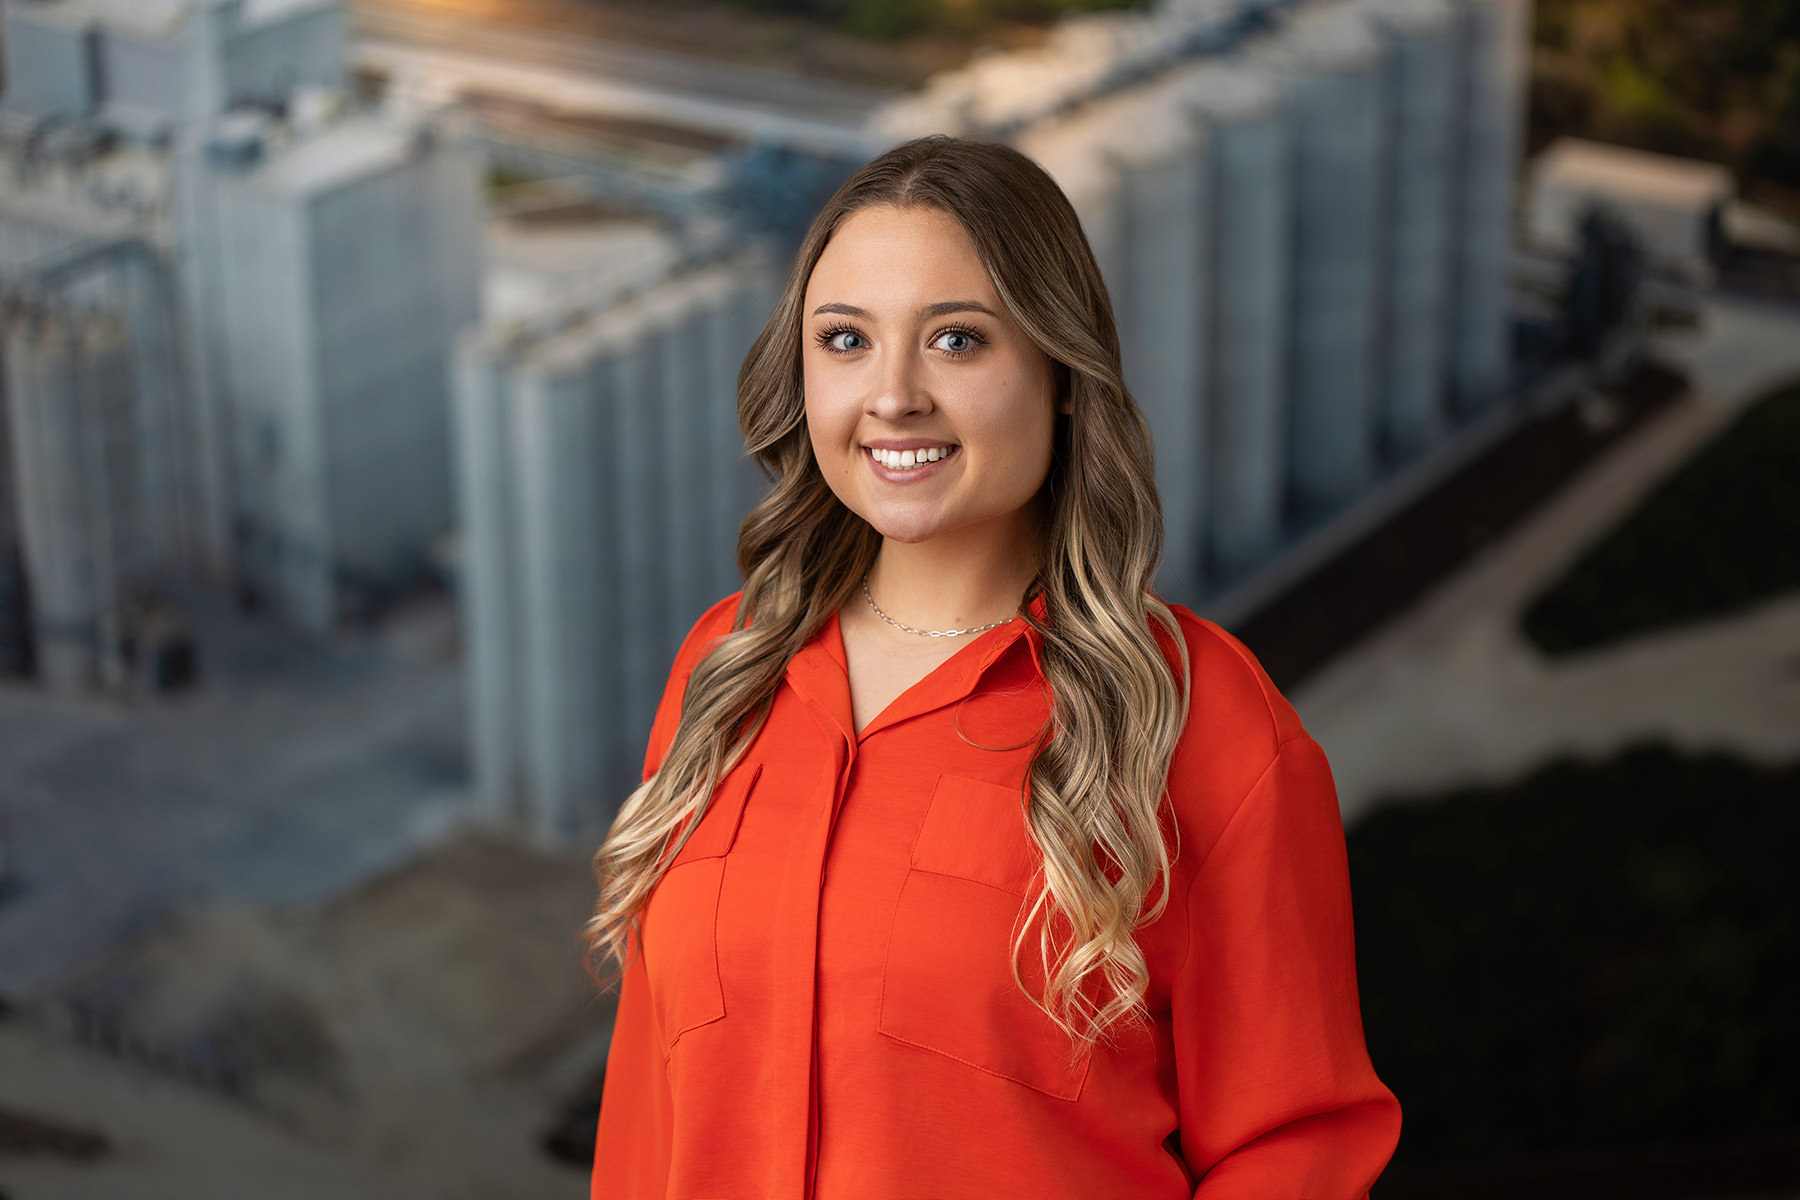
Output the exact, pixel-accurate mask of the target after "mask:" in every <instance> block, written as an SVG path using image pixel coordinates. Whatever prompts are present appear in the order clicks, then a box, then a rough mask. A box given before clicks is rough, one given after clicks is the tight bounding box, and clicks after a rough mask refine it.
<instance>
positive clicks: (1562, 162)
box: [1526, 138, 1737, 283]
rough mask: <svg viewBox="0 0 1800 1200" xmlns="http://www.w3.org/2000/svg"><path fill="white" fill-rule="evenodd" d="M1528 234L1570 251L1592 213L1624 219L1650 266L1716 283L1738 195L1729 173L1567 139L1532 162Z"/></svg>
mask: <svg viewBox="0 0 1800 1200" xmlns="http://www.w3.org/2000/svg"><path fill="white" fill-rule="evenodd" d="M1530 188H1531V192H1530V204H1529V207H1528V209H1527V214H1528V216H1527V226H1526V228H1527V231H1528V232H1529V234H1530V235H1531V238H1532V240H1533V241H1535V242H1536V243H1537V244H1538V245H1540V246H1542V247H1544V248H1545V249H1550V250H1563V251H1568V250H1572V249H1574V248H1575V247H1576V245H1577V244H1578V243H1579V241H1580V236H1581V220H1582V217H1583V216H1584V215H1585V214H1586V213H1587V211H1588V209H1590V208H1592V207H1601V208H1605V209H1608V210H1610V211H1611V212H1612V213H1613V214H1614V215H1615V216H1618V217H1620V218H1623V219H1624V221H1625V222H1626V224H1628V225H1629V226H1630V227H1631V228H1632V230H1633V231H1634V232H1635V233H1636V234H1637V235H1638V237H1639V238H1640V239H1642V241H1643V244H1644V250H1645V251H1646V253H1647V254H1648V256H1649V257H1650V259H1651V261H1652V262H1654V263H1656V264H1658V265H1660V266H1662V267H1663V268H1665V269H1667V270H1670V271H1673V272H1675V273H1677V274H1680V275H1683V276H1685V277H1687V278H1689V279H1692V280H1694V281H1696V282H1701V283H1704V282H1710V281H1711V279H1712V277H1713V273H1714V268H1713V261H1714V257H1715V254H1716V252H1717V249H1718V246H1719V241H1720V238H1721V230H1722V225H1723V222H1724V218H1725V213H1726V209H1727V208H1728V206H1729V205H1730V204H1731V203H1732V201H1733V200H1734V199H1735V198H1736V196H1737V183H1736V181H1735V180H1734V179H1733V178H1732V174H1731V172H1730V171H1729V170H1727V169H1726V168H1724V167H1721V166H1719V165H1718V164H1716V163H1709V162H1697V161H1695V160H1692V159H1685V158H1673V157H1670V156H1669V155H1666V154H1652V153H1650V152H1648V151H1645V150H1632V149H1628V148H1626V147H1624V146H1608V145H1603V144H1601V143H1599V142H1586V141H1582V140H1580V139H1578V138H1561V139H1558V140H1557V141H1556V142H1553V143H1552V144H1551V145H1550V146H1549V147H1547V148H1546V149H1545V150H1544V152H1543V153H1541V154H1539V155H1538V156H1537V158H1536V159H1534V160H1533V161H1532V163H1531V183H1530Z"/></svg>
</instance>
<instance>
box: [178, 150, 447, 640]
mask: <svg viewBox="0 0 1800 1200" xmlns="http://www.w3.org/2000/svg"><path fill="white" fill-rule="evenodd" d="M183 179H184V181H185V182H186V183H187V185H188V188H189V191H188V194H187V197H186V200H187V203H186V206H185V208H184V210H183V222H184V232H183V238H182V242H183V245H184V247H186V248H187V251H188V255H187V261H186V262H185V263H184V266H185V268H186V271H185V276H184V278H185V280H186V281H187V282H188V284H189V293H190V295H191V297H192V302H193V305H194V319H195V329H196V332H197V334H198V344H197V354H196V363H195V365H196V372H195V373H196V375H197V377H198V380H199V386H200V388H201V389H202V390H203V394H205V395H206V396H207V397H208V399H209V402H210V406H211V407H212V408H213V409H215V410H222V411H224V412H226V413H228V414H229V420H230V427H231V434H232V436H231V439H230V443H229V461H230V464H231V475H232V479H233V488H232V505H233V507H232V517H233V530H234V537H235V545H234V558H235V561H236V563H237V567H238V572H239V577H240V580H241V581H242V582H243V583H246V584H248V585H249V586H250V587H251V588H253V589H254V590H255V591H256V592H257V593H258V594H259V595H260V596H261V597H263V598H264V599H266V600H268V601H270V602H271V603H272V604H274V606H275V607H276V608H277V609H279V610H280V611H281V612H283V613H285V614H287V615H288V616H289V617H290V618H292V619H293V620H295V621H297V622H298V623H300V624H301V625H303V626H305V627H307V628H311V629H315V630H321V631H322V630H325V629H329V628H330V627H332V626H333V625H335V624H336V623H337V622H338V621H339V619H340V618H341V617H343V616H345V615H347V614H348V613H350V612H352V611H354V610H355V608H356V607H357V605H358V604H360V603H362V602H363V601H364V600H365V599H366V598H367V597H368V595H369V593H372V592H379V591H381V590H382V589H384V588H393V587H400V586H403V585H404V583H405V581H406V579H407V578H408V576H409V575H412V574H416V573H417V572H419V571H421V570H422V569H423V566H424V561H425V558H426V556H427V553H428V550H429V547H430V544H431V542H432V540H433V539H434V538H437V537H438V536H440V535H442V534H444V533H446V532H447V531H448V530H449V528H450V526H451V523H452V508H451V503H452V502H451V485H450V440H449V380H448V370H447V367H446V364H447V363H448V361H449V358H450V354H451V350H452V347H453V346H454V344H455V339H456V337H457V335H458V334H459V333H460V332H461V330H462V329H463V328H465V327H466V326H468V325H469V324H471V323H473V322H474V321H475V320H476V319H477V317H478V316H479V315H480V295H481V277H480V271H481V267H480V240H481V233H480V204H481V194H480V180H479V178H478V170H477V167H476V164H475V163H474V161H473V160H472V159H471V158H470V157H469V156H467V155H466V154H464V153H462V152H460V151H459V150H458V149H457V148H456V147H454V146H453V145H450V144H447V143H446V142H445V141H443V140H442V139H438V138H434V137H433V136H431V134H430V133H429V131H428V130H427V128H425V127H422V126H417V125H409V124H405V123H389V122H386V121H384V120H382V119H379V118H376V117H372V116H359V117H352V118H346V119H343V120H339V121H336V122H332V123H327V124H324V125H323V126H322V127H320V128H316V129H305V128H296V127H295V126H294V125H293V124H292V123H291V122H290V123H288V124H285V125H284V124H281V123H278V122H276V121H274V120H273V119H270V118H265V117H262V116H260V115H256V114H240V115H238V116H236V117H233V118H228V119H227V120H226V121H223V122H221V123H220V124H218V125H216V126H214V127H213V129H212V130H211V136H210V137H208V138H206V139H204V140H203V139H200V138H195V139H194V140H193V141H192V143H191V144H190V145H189V146H188V147H187V148H186V150H185V157H184V165H183Z"/></svg>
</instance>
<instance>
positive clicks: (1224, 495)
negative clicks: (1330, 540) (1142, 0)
mask: <svg viewBox="0 0 1800 1200" xmlns="http://www.w3.org/2000/svg"><path fill="white" fill-rule="evenodd" d="M1177 78H1178V80H1179V83H1178V89H1179V94H1180V96H1181V98H1182V102H1183V103H1184V104H1185V105H1186V106H1187V108H1188V110H1189V111H1190V112H1191V113H1192V114H1193V115H1194V116H1195V117H1196V118H1197V119H1199V120H1200V121H1201V122H1202V123H1203V124H1204V126H1205V127H1206V130H1207V136H1208V147H1209V150H1210V155H1209V158H1210V162H1211V179H1210V180H1209V187H1208V195H1209V196H1210V197H1211V198H1212V201H1213V203H1212V206H1211V210H1210V219H1209V222H1208V231H1207V238H1208V241H1209V242H1210V245H1211V247H1212V254H1211V257H1210V261H1209V263H1208V266H1209V271H1208V274H1207V276H1206V278H1207V283H1208V292H1207V305H1206V306H1207V311H1208V313H1209V322H1208V330H1207V333H1206V337H1205V342H1206V345H1207V346H1208V347H1209V348H1210V355H1209V360H1210V361H1208V362H1207V363H1206V364H1205V366H1204V371H1203V375H1202V379H1201V386H1202V389H1203V393H1204V396H1205V409H1206V416H1205V438H1206V443H1207V445H1208V447H1209V454H1208V460H1207V466H1206V470H1205V476H1206V480H1207V487H1206V498H1205V506H1204V512H1205V522H1204V525H1205V539H1206V543H1207V546H1208V550H1209V560H1208V561H1209V568H1208V572H1207V573H1208V575H1209V576H1213V575H1215V574H1216V576H1217V577H1218V579H1219V580H1221V581H1224V580H1229V579H1231V578H1233V577H1236V576H1239V575H1241V574H1242V573H1244V572H1245V571H1247V570H1249V569H1251V568H1252V567H1254V566H1255V565H1257V564H1258V563H1260V562H1262V561H1264V560H1265V559H1266V558H1267V557H1268V556H1269V555H1270V554H1272V553H1273V552H1274V551H1275V549H1276V548H1277V547H1278V546H1279V544H1280V541H1281V534H1282V492H1283V481H1284V479H1285V477H1286V463H1285V460H1284V451H1283V446H1284V440H1285V437H1286V427H1287V377H1286V369H1285V368H1286V363H1287V355H1288V304H1289V295H1290V278H1291V272H1292V270H1293V225H1292V222H1291V220H1290V216H1289V214H1290V213H1291V211H1292V208H1291V206H1292V204H1293V197H1292V194H1291V193H1292V187H1293V177H1292V158H1291V155H1292V149H1293V148H1292V134H1291V131H1290V129H1289V125H1288V114H1287V108H1286V105H1285V104H1284V102H1283V99H1282V96H1281V91H1280V88H1279V87H1278V85H1277V84H1276V83H1275V81H1274V80H1273V79H1272V78H1271V77H1270V76H1269V74H1268V73H1267V72H1265V71H1262V70H1259V69H1256V68H1254V67H1249V66H1244V65H1237V64H1227V63H1222V62H1213V61H1204V62H1201V63H1198V64H1196V65H1194V66H1191V67H1182V68H1180V73H1179V75H1178V77H1177Z"/></svg>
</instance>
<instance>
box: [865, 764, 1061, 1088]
mask: <svg viewBox="0 0 1800 1200" xmlns="http://www.w3.org/2000/svg"><path fill="white" fill-rule="evenodd" d="M1038 860H1039V855H1038V852H1037V847H1036V844H1035V843H1034V842H1033V841H1032V839H1031V835H1030V832H1029V830H1027V828H1026V825H1025V814H1024V812H1023V809H1022V806H1021V804H1020V799H1019V793H1018V792H1017V791H1016V790H1015V789H1013V788H1010V787H1003V786H1001V785H999V784H994V783H987V782H984V781H982V780H979V779H966V778H963V777H961V776H957V775H944V776H940V777H939V779H938V784H937V789H936V791H935V792H934V793H933V795H932V798H931V807H930V808H929V810H927V812H926V814H925V823H924V824H923V825H922V826H921V827H920V829H919V835H918V838H917V839H916V840H915V842H914V843H913V853H912V866H911V868H910V869H909V870H908V871H907V873H906V880H905V882H904V884H903V885H902V886H901V890H900V903H899V907H898V908H897V909H896V911H895V913H894V928H893V932H892V934H891V935H890V936H889V940H888V951H887V960H886V962H885V964H884V966H883V968H882V981H881V1008H880V1016H879V1017H878V1025H877V1027H878V1028H879V1029H880V1031H881V1032H882V1033H883V1034H884V1035H886V1036H887V1037H890V1038H893V1039H895V1040H896V1041H901V1042H905V1043H907V1044H908V1045H912V1046H917V1047H920V1048H921V1049H925V1050H930V1051H933V1052H934V1053H937V1054H942V1055H944V1056H945V1057H947V1058H953V1059H956V1060H957V1061H958V1062H961V1063H965V1064H967V1065H968V1066H971V1067H974V1068H975V1069H977V1070H980V1071H985V1072H987V1073H988V1074H990V1075H998V1076H1000V1077H1001V1078H1003V1079H1010V1080H1012V1081H1014V1082H1015V1083H1021V1084H1024V1085H1025V1086H1026V1087H1029V1088H1035V1089H1036V1090H1038V1091H1040V1092H1044V1093H1046V1094H1047V1095H1050V1096H1054V1097H1056V1098H1058V1099H1061V1100H1074V1099H1076V1098H1077V1097H1078V1096H1079V1095H1080V1094H1081V1087H1082V1084H1083V1083H1084V1082H1085V1081H1086V1079H1087V1072H1088V1065H1089V1061H1090V1058H1091V1052H1090V1051H1088V1050H1086V1049H1084V1050H1083V1051H1082V1052H1081V1054H1080V1056H1079V1057H1078V1058H1075V1059H1074V1060H1073V1061H1071V1057H1070V1041H1069V1038H1068V1036H1067V1035H1066V1034H1064V1033H1063V1032H1062V1031H1061V1030H1060V1029H1058V1028H1057V1027H1056V1025H1055V1023H1054V1022H1052V1021H1051V1020H1050V1018H1049V1017H1048V1016H1047V1015H1046V1014H1045V1013H1044V1012H1043V1010H1041V1009H1039V1008H1038V1007H1037V1005H1036V1004H1034V1003H1032V1001H1031V1000H1030V998H1028V997H1027V996H1026V995H1025V994H1024V993H1023V992H1021V991H1020V990H1019V988H1018V986H1017V985H1016V984H1015V983H1014V982H1013V978H1012V967H1011V965H1010V963H1011V948H1012V934H1013V927H1014V925H1015V923H1016V922H1017V921H1018V920H1019V919H1020V917H1021V915H1022V913H1023V911H1024V908H1025V907H1026V897H1027V896H1028V895H1029V894H1030V893H1031V892H1032V890H1033V889H1034V887H1035V885H1036V878H1035V877H1036V875H1037V867H1038ZM1019 962H1020V969H1019V975H1020V978H1021V979H1023V980H1024V981H1025V983H1026V985H1027V986H1028V987H1031V988H1033V989H1035V993H1034V994H1037V995H1041V994H1042V988H1043V972H1042V969H1041V968H1040V967H1039V966H1038V963H1037V937H1036V935H1035V933H1028V934H1027V935H1026V941H1025V946H1024V947H1023V950H1022V952H1021V954H1020V959H1019Z"/></svg>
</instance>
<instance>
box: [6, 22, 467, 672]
mask: <svg viewBox="0 0 1800 1200" xmlns="http://www.w3.org/2000/svg"><path fill="white" fill-rule="evenodd" d="M4 16H5V22H6V37H5V52H6V80H7V90H6V92H5V94H4V96H3V97H0V157H3V158H4V160H5V161H4V163H3V164H0V168H3V169H0V291H3V293H4V311H5V333H6V363H7V365H6V371H5V393H6V399H5V403H4V405H0V414H3V417H4V419H3V420H0V426H3V427H4V436H0V448H4V449H6V450H7V451H8V453H6V454H5V455H0V492H4V493H6V495H7V497H8V500H7V503H5V504H0V651H4V650H5V648H6V647H7V646H8V645H11V644H16V643H17V642H18V641H19V638H20V636H21V635H19V634H17V633H16V632H13V633H12V635H11V636H10V638H9V636H8V632H9V631H18V630H25V631H27V640H28V642H29V647H28V652H27V653H19V652H17V651H16V650H15V651H14V652H13V653H12V654H10V655H9V659H10V662H9V665H10V666H11V667H13V668H14V669H17V668H18V667H19V666H20V665H21V663H22V662H24V661H30V662H32V663H34V664H35V666H36V669H37V674H38V675H39V677H40V678H41V679H42V681H43V682H44V683H45V685H46V686H48V687H50V688H52V689H53V690H57V691H68V692H77V691H81V690H84V689H86V688H89V687H92V686H94V685H96V684H99V685H107V684H117V683H119V682H121V679H120V676H121V673H122V672H128V671H130V670H131V669H132V666H131V662H130V660H131V659H132V658H133V657H134V656H137V657H141V651H142V650H143V649H144V647H145V641H146V638H147V636H148V634H149V631H150V630H151V629H152V628H154V627H157V626H159V625H164V626H166V624H167V622H166V620H165V619H160V618H156V617H155V614H156V613H157V609H158V606H159V605H165V606H166V604H167V603H168V602H169V601H168V596H169V593H170V592H171V590H172V589H173V588H174V587H177V586H179V585H181V584H184V583H191V582H203V583H206V584H210V585H213V586H226V587H232V588H235V589H236V590H237V591H238V593H239V594H240V596H242V597H244V598H246V599H249V600H260V601H263V602H265V603H266V606H267V607H268V608H270V609H272V610H274V611H275V612H277V613H280V614H282V615H283V616H284V617H286V618H287V619H289V620H291V621H293V622H294V623H296V624H298V625H300V626H303V627H305V628H309V629H313V630H320V631H322V630H325V629H328V628H330V627H332V626H333V625H334V624H336V623H337V622H338V621H339V620H340V619H341V618H342V617H344V616H345V615H347V614H350V613H354V612H355V611H356V610H357V608H358V606H359V604H360V603H362V602H364V601H365V600H366V598H367V597H368V595H369V594H370V593H379V592H380V591H381V590H382V589H383V588H389V589H392V588H398V587H403V586H405V584H406V582H407V581H408V580H409V579H412V578H414V577H416V576H417V575H418V573H419V570H420V567H419V564H420V562H421V560H423V559H424V557H425V556H426V554H427V553H428V551H429V548H430V546H431V544H432V541H433V539H436V538H440V537H442V536H443V535H444V534H445V533H446V532H447V531H448V529H449V526H450V522H451V499H450V483H449V437H448V415H447V414H448V385H447V371H446V366H445V364H446V362H447V359H448V356H449V351H450V347H451V344H452V342H453V340H454V338H455V336H456V334H457V333H458V332H459V331H460V330H461V329H462V328H464V327H465V326H467V325H468V324H470V323H471V322H473V321H474V320H475V319H476V317H477V315H478V312H479V295H480V280H479V247H480V237H479V219H478V214H479V205H480V189H479V180H478V175H477V171H476V167H475V163H474V161H473V160H472V159H471V158H470V157H469V156H467V155H465V154H463V153H461V152H460V151H459V150H458V148H457V147H455V146H454V145H448V144H445V143H444V142H443V141H442V140H441V139H434V138H433V137H432V136H431V132H430V125H429V123H428V122H424V121H420V120H411V119H409V120H395V119H392V118H389V117H387V116H384V115H382V114H376V113H358V112H351V111H348V107H347V105H346V104H345V103H344V96H345V63H346V55H347V50H346V47H345V30H344V15H343V11H342V7H341V5H340V4H339V3H338V2H337V0H201V2H195V3H186V2H182V3H178V2H176V0H36V2H27V0H8V2H7V3H6V5H5V10H4ZM163 615H164V617H166V613H165V614H163ZM133 626H141V627H140V628H134V627H133Z"/></svg>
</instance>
